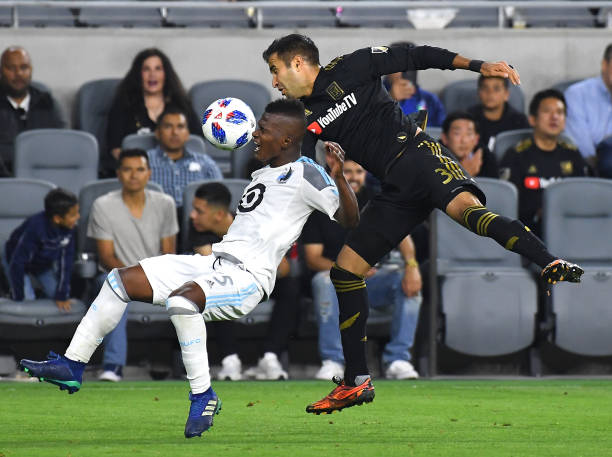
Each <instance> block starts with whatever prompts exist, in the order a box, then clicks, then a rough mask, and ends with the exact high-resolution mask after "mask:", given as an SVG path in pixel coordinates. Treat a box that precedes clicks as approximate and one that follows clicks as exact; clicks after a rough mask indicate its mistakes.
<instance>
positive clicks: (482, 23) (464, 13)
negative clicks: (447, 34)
mask: <svg viewBox="0 0 612 457" xmlns="http://www.w3.org/2000/svg"><path fill="white" fill-rule="evenodd" d="M498 25H499V7H497V6H492V7H483V8H480V7H479V8H459V11H457V15H456V16H455V17H454V18H453V20H452V21H450V23H449V24H448V25H447V26H446V28H459V27H497V26H498Z"/></svg>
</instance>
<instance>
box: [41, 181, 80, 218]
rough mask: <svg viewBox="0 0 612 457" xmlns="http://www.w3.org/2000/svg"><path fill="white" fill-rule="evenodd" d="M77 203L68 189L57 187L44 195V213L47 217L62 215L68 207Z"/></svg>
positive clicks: (66, 211)
mask: <svg viewBox="0 0 612 457" xmlns="http://www.w3.org/2000/svg"><path fill="white" fill-rule="evenodd" d="M78 203H79V201H78V199H77V198H76V195H74V194H73V193H72V192H70V191H69V190H66V189H62V188H61V187H58V188H57V189H53V190H51V191H49V193H48V194H47V195H45V215H46V216H47V217H48V218H49V219H51V218H52V217H53V216H55V215H57V216H60V217H64V216H65V215H66V213H68V211H70V208H72V207H73V206H74V205H76V204H78Z"/></svg>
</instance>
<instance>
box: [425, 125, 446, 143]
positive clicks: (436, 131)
mask: <svg viewBox="0 0 612 457" xmlns="http://www.w3.org/2000/svg"><path fill="white" fill-rule="evenodd" d="M425 133H427V134H428V135H429V136H430V137H432V138H433V139H434V140H436V141H437V140H439V139H440V137H441V136H442V127H427V128H426V129H425Z"/></svg>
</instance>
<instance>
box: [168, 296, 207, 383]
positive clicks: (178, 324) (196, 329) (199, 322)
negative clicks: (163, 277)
mask: <svg viewBox="0 0 612 457" xmlns="http://www.w3.org/2000/svg"><path fill="white" fill-rule="evenodd" d="M166 309H167V310H168V314H170V320H171V321H172V323H173V324H174V328H175V329H176V336H177V337H178V340H179V344H180V345H181V354H182V356H183V364H184V365H185V371H187V379H188V380H189V385H190V386H191V392H192V393H194V394H199V393H202V392H205V391H206V390H208V388H209V387H210V369H209V367H208V351H207V350H206V325H205V324H204V316H202V314H200V312H199V310H198V308H197V306H196V305H195V304H194V303H193V302H191V301H189V300H187V299H186V298H184V297H181V296H173V297H170V298H168V300H167V301H166Z"/></svg>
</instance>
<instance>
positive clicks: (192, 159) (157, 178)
mask: <svg viewBox="0 0 612 457" xmlns="http://www.w3.org/2000/svg"><path fill="white" fill-rule="evenodd" d="M155 136H156V137H157V139H158V141H159V145H158V146H157V147H156V148H154V149H149V150H148V151H147V155H148V156H149V164H150V166H151V171H152V174H151V180H152V181H154V182H156V183H158V184H160V185H161V186H162V187H163V189H164V192H165V193H167V194H168V195H171V196H172V197H173V198H174V201H175V202H176V206H177V207H179V208H181V207H182V206H183V189H184V188H185V186H187V184H189V183H191V182H194V181H201V180H203V179H222V178H223V175H222V174H221V170H220V169H219V166H218V165H217V164H216V163H215V161H214V160H213V159H212V158H211V157H210V156H208V155H207V154H202V153H200V152H197V151H193V150H190V149H189V148H187V147H186V143H187V140H188V139H189V125H188V123H187V115H186V114H185V113H184V112H183V111H182V110H181V109H180V108H177V107H173V106H168V107H166V109H165V110H164V112H163V113H162V114H161V115H160V116H159V119H158V122H157V128H156V130H155Z"/></svg>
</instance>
